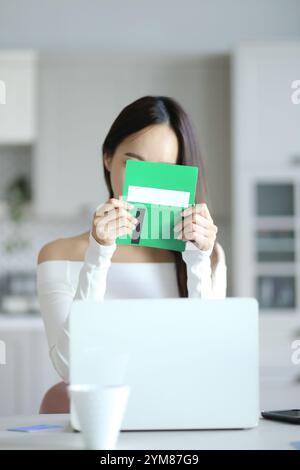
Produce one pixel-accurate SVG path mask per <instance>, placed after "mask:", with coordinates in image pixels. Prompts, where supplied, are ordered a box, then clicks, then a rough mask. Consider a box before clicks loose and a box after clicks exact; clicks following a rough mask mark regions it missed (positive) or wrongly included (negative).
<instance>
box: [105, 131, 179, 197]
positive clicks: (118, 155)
mask: <svg viewBox="0 0 300 470" xmlns="http://www.w3.org/2000/svg"><path fill="white" fill-rule="evenodd" d="M177 156H178V140H177V137H176V134H175V132H174V131H173V129H171V128H170V127H169V126H168V125H166V124H155V125H153V126H148V127H145V128H144V129H142V130H141V131H139V132H136V133H135V134H132V135H130V136H128V137H127V138H126V139H124V140H123V142H121V144H120V145H119V146H118V147H117V149H116V151H115V153H114V155H113V156H112V157H111V156H108V155H104V164H105V167H106V168H107V170H108V171H109V172H110V180H111V185H112V189H113V193H114V197H115V198H118V197H119V196H121V195H122V193H123V184H124V175H125V166H126V161H127V160H136V161H137V160H140V161H149V162H155V163H170V164H175V163H176V162H177Z"/></svg>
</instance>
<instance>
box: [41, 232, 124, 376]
mask: <svg viewBox="0 0 300 470" xmlns="http://www.w3.org/2000/svg"><path fill="white" fill-rule="evenodd" d="M115 249H116V243H114V244H112V245H108V246H104V245H100V244H99V243H98V242H97V241H96V240H95V239H94V238H93V236H92V235H91V233H90V235H89V245H88V248H87V250H86V253H85V259H84V263H83V266H82V268H81V270H80V273H79V279H78V284H77V289H76V290H75V289H74V286H73V285H72V283H71V280H70V277H69V272H68V270H67V268H66V266H67V264H68V261H56V262H45V263H41V264H40V265H38V269H37V292H38V299H39V303H40V309H41V314H42V317H43V321H44V324H45V329H46V335H47V340H48V346H49V351H50V358H51V360H52V363H53V365H54V368H55V369H56V371H57V372H58V374H59V375H60V376H61V377H62V379H63V380H64V381H65V382H68V380H69V313H70V310H71V306H72V303H73V301H74V300H77V299H86V300H87V299H89V300H96V301H101V300H103V298H104V295H105V291H106V279H107V272H108V269H109V267H110V265H111V257H112V255H113V253H114V251H115Z"/></svg>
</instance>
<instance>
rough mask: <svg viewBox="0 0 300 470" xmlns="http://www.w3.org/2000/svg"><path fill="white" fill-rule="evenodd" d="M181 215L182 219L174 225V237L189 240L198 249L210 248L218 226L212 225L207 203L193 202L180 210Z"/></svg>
mask: <svg viewBox="0 0 300 470" xmlns="http://www.w3.org/2000/svg"><path fill="white" fill-rule="evenodd" d="M181 215H183V216H184V220H183V221H181V222H179V223H178V224H177V225H175V227H174V232H175V238H177V239H179V240H185V241H191V242H192V243H193V244H194V245H195V246H196V247H197V248H199V250H204V251H208V250H212V248H213V246H214V243H215V240H216V235H217V232H218V227H217V226H216V225H214V221H213V219H212V218H211V215H210V213H209V210H208V208H207V205H206V204H205V203H203V204H194V205H193V206H192V207H188V208H187V209H185V210H184V211H182V212H181ZM176 234H177V236H176Z"/></svg>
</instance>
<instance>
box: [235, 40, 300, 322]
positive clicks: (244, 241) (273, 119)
mask: <svg viewBox="0 0 300 470" xmlns="http://www.w3.org/2000/svg"><path fill="white" fill-rule="evenodd" d="M299 73H300V43H292V44H289V43H286V44H281V43H280V44H272V45H254V46H251V45H247V46H241V47H240V48H239V49H238V50H237V52H236V54H235V55H234V58H233V73H232V76H233V87H232V97H233V103H232V104H233V126H232V132H233V133H232V137H233V150H234V154H233V165H232V169H233V175H232V181H233V193H232V208H233V247H234V253H233V257H234V295H237V296H248V295H250V296H255V297H257V299H258V301H259V304H260V308H261V311H262V312H264V313H268V312H269V313H271V312H274V313H275V312H277V313H279V314H280V313H282V314H283V313H294V314H295V315H298V314H299V307H300V295H299V294H300V268H299V266H298V260H299V259H300V245H299V239H300V236H299V235H300V197H299V196H300V166H299V163H300V104H299V105H297V104H293V102H292V99H291V97H292V93H293V89H292V83H293V82H294V81H295V80H296V79H297V78H300V77H299ZM298 157H299V158H298ZM297 162H298V165H297ZM299 321H300V315H299Z"/></svg>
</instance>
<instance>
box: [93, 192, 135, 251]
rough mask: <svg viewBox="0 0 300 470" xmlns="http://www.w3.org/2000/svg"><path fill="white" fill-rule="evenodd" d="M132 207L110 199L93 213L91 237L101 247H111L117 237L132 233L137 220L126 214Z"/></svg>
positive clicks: (121, 201)
mask: <svg viewBox="0 0 300 470" xmlns="http://www.w3.org/2000/svg"><path fill="white" fill-rule="evenodd" d="M133 207H134V206H133V205H132V204H130V203H129V202H126V201H123V200H121V199H115V198H110V199H109V200H108V201H107V202H106V203H104V204H102V205H101V206H98V207H97V209H96V212H95V213H94V219H93V228H92V235H93V237H94V238H95V240H96V241H97V242H98V243H100V244H101V245H112V244H113V243H115V240H116V238H117V237H119V236H121V235H125V234H129V233H131V232H132V230H133V229H134V227H135V226H136V224H137V222H138V220H137V219H136V218H135V217H133V215H131V214H130V212H128V209H132V208H133Z"/></svg>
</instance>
